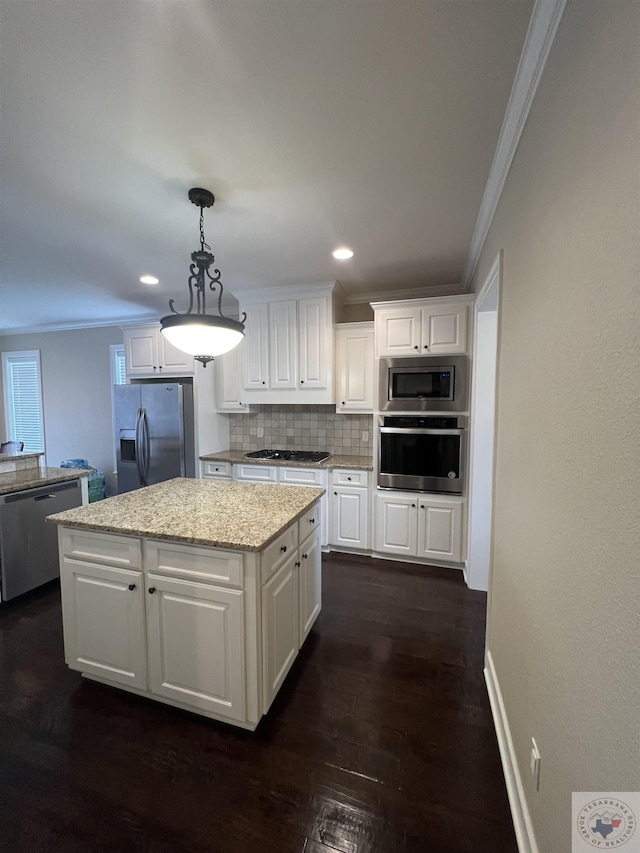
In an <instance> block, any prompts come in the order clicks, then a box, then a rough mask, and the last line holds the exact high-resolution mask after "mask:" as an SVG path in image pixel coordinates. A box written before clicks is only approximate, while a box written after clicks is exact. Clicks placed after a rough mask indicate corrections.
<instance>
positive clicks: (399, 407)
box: [378, 355, 469, 412]
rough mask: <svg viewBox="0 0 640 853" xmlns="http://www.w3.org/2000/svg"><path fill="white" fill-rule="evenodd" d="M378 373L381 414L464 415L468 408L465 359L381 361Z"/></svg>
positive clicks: (466, 363)
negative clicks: (449, 413)
mask: <svg viewBox="0 0 640 853" xmlns="http://www.w3.org/2000/svg"><path fill="white" fill-rule="evenodd" d="M379 369H380V384H379V394H378V408H379V410H380V411H381V412H464V411H466V410H467V408H468V401H469V397H468V392H469V383H468V373H469V360H468V358H467V356H466V355H450V356H446V357H443V358H439V357H435V356H425V357H417V358H381V359H380V364H379Z"/></svg>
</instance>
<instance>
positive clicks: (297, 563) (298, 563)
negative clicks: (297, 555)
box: [295, 560, 300, 569]
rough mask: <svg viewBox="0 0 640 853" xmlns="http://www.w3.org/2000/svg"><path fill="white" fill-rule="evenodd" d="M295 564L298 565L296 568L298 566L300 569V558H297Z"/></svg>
mask: <svg viewBox="0 0 640 853" xmlns="http://www.w3.org/2000/svg"><path fill="white" fill-rule="evenodd" d="M295 566H296V568H297V569H299V568H300V561H299V560H297V561H296V564H295Z"/></svg>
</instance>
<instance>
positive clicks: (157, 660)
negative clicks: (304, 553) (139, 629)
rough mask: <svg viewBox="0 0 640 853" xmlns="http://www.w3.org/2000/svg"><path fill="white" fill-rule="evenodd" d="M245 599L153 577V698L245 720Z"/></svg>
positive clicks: (149, 599) (149, 587)
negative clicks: (167, 699)
mask: <svg viewBox="0 0 640 853" xmlns="http://www.w3.org/2000/svg"><path fill="white" fill-rule="evenodd" d="M152 590H153V592H152ZM243 597H244V593H243V591H242V590H239V589H238V590H235V589H222V588H220V587H216V586H209V585H208V584H204V583H192V582H189V581H181V580H173V579H172V578H166V577H163V576H161V575H154V574H151V573H150V574H149V575H148V576H147V590H146V592H145V598H146V602H147V631H148V648H149V682H150V683H149V686H150V688H151V690H152V692H153V693H156V694H157V695H158V696H166V697H167V698H169V699H174V700H175V701H177V702H182V703H184V704H186V705H191V706H193V707H194V708H199V709H201V710H203V711H211V712H214V713H215V714H219V715H222V716H225V717H229V718H230V719H233V720H244V718H245V698H244V697H245V690H244V681H245V674H244V657H245V656H244V608H243Z"/></svg>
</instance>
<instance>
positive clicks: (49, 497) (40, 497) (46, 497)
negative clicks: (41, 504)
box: [34, 495, 56, 501]
mask: <svg viewBox="0 0 640 853" xmlns="http://www.w3.org/2000/svg"><path fill="white" fill-rule="evenodd" d="M55 497H56V495H38V497H37V498H34V501H50V500H53V499H54V498H55Z"/></svg>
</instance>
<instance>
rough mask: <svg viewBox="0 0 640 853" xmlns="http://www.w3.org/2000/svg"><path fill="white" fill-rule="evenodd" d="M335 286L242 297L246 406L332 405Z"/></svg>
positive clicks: (274, 290)
mask: <svg viewBox="0 0 640 853" xmlns="http://www.w3.org/2000/svg"><path fill="white" fill-rule="evenodd" d="M334 288H335V283H334V282H329V283H326V284H323V285H313V286H312V287H279V288H270V289H269V290H267V291H265V290H261V291H243V292H242V293H241V294H239V296H240V300H241V306H240V307H241V310H242V311H246V313H247V321H246V337H247V342H248V345H247V346H246V347H245V349H244V353H243V362H244V368H243V376H244V388H243V392H242V396H243V402H246V403H247V404H249V403H258V404H283V403H301V402H304V403H309V404H322V403H325V404H326V403H333V402H334V395H333V345H332V344H333V341H332V339H333V314H334V301H335V300H334V296H333V290H334Z"/></svg>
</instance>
